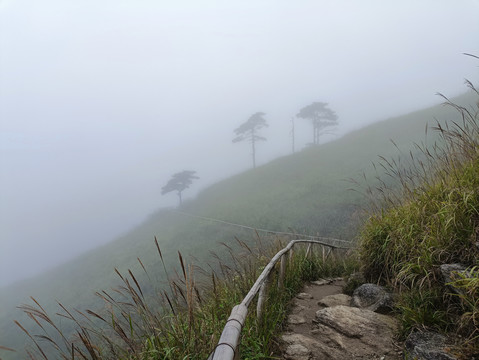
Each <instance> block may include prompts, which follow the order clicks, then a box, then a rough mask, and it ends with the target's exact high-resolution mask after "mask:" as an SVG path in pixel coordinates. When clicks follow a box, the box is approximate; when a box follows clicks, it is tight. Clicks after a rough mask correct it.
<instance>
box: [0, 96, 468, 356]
mask: <svg viewBox="0 0 479 360" xmlns="http://www.w3.org/2000/svg"><path fill="white" fill-rule="evenodd" d="M471 99H472V96H469V94H466V95H463V96H460V97H458V98H456V99H454V102H456V103H459V104H467V103H469V102H470V101H471ZM438 101H439V99H438ZM434 118H436V119H438V120H440V121H444V120H449V119H456V118H457V114H455V112H454V111H452V110H451V109H449V108H447V107H444V106H442V105H438V106H434V107H431V108H428V109H424V110H421V111H417V112H414V113H411V114H407V115H404V116H400V117H396V118H392V119H388V120H385V121H383V122H379V123H376V124H373V125H370V126H368V127H366V128H363V129H360V130H358V131H355V132H352V133H350V134H348V135H346V136H344V137H342V138H341V139H339V140H336V141H334V142H330V143H327V144H324V145H320V146H315V147H310V148H307V149H305V150H303V151H300V152H297V153H295V154H292V155H289V156H284V157H281V158H278V159H276V160H274V161H272V162H270V163H268V164H266V165H264V166H261V167H259V168H257V169H255V170H250V171H247V172H244V173H242V174H239V175H237V176H234V177H231V178H229V179H226V180H224V181H221V182H219V183H217V184H215V185H213V186H211V187H209V188H208V189H206V190H204V191H203V192H201V193H200V194H199V195H198V197H197V198H196V199H195V200H191V201H188V202H186V203H184V204H183V206H182V207H181V209H179V210H181V211H182V212H184V213H188V214H193V215H198V216H201V217H206V218H214V219H219V220H222V221H228V222H232V223H237V224H244V225H248V226H251V227H257V228H262V229H269V230H275V231H296V232H298V233H303V234H311V235H316V234H319V235H321V236H330V237H337V238H343V239H348V240H354V238H355V235H356V228H357V226H358V225H359V224H360V222H361V209H362V207H364V206H366V203H367V199H366V198H365V197H364V196H363V195H361V194H360V193H359V192H357V191H350V190H349V189H350V188H351V187H353V184H352V183H351V182H350V181H348V180H349V179H356V180H358V181H361V179H362V176H363V174H367V175H368V177H369V178H371V179H374V170H373V169H374V168H373V166H372V164H371V163H372V162H374V161H376V160H377V159H378V155H382V156H385V157H390V156H397V155H398V149H397V148H396V147H395V146H394V145H393V144H392V143H391V141H390V139H393V140H394V143H395V144H396V145H397V147H398V148H399V149H400V150H404V152H405V153H406V154H407V153H408V152H409V150H410V149H414V146H413V143H414V142H416V143H418V142H422V141H424V138H425V131H424V129H425V126H426V123H429V124H431V125H433V121H434ZM431 133H432V131H429V136H428V141H431V142H432V141H434V136H433V135H432V134H431ZM371 185H374V184H371ZM155 236H156V237H157V238H158V242H159V244H160V247H161V249H162V252H163V256H164V258H165V260H166V264H167V266H168V267H174V266H176V264H177V263H178V261H177V258H178V255H177V252H178V251H181V253H182V254H183V255H184V256H187V257H188V255H193V256H194V258H195V262H196V263H199V264H200V265H203V266H204V265H205V264H206V263H207V262H208V261H209V260H211V258H210V251H212V250H215V251H221V246H219V243H220V242H224V243H227V244H231V245H234V244H235V240H234V237H235V236H236V237H238V238H240V239H241V240H243V241H246V242H248V241H251V240H252V239H253V238H254V237H255V234H254V232H253V231H249V230H244V229H239V228H237V227H233V226H229V225H226V224H222V223H218V222H213V221H209V220H205V219H202V218H197V217H192V216H188V215H185V214H183V213H179V212H176V211H174V209H161V210H158V211H157V212H156V213H154V214H152V215H151V216H150V217H149V218H148V219H146V220H145V221H144V223H143V224H142V225H141V226H138V227H137V228H135V229H132V230H131V231H130V232H129V233H127V234H125V235H124V236H122V237H120V238H118V239H117V240H115V241H113V242H111V243H109V244H107V245H105V246H102V247H99V248H97V249H95V250H92V251H90V252H88V253H85V254H83V255H81V256H79V257H78V258H77V259H75V260H74V261H71V262H69V263H67V264H65V265H62V266H60V267H58V268H56V269H53V270H51V271H49V272H47V273H45V274H42V275H40V276H38V277H36V278H34V279H30V280H26V281H22V282H19V283H16V284H13V285H10V286H8V287H4V288H2V289H0V291H1V292H0V304H1V308H0V345H4V346H8V347H16V348H21V347H22V346H23V343H24V341H23V337H22V335H21V332H20V330H19V329H17V328H16V327H15V325H14V324H13V320H14V319H17V320H20V321H21V322H22V323H23V324H27V323H29V322H28V320H27V319H25V317H24V315H23V314H22V313H21V312H20V311H19V310H16V309H15V306H17V305H19V304H20V303H31V300H29V296H30V295H31V296H34V297H35V298H36V299H37V300H38V301H39V302H40V303H41V304H42V305H45V308H46V309H47V311H48V312H50V313H52V314H53V313H55V312H56V311H57V310H56V307H55V303H56V301H60V302H61V303H62V304H64V305H66V306H67V307H69V308H77V309H84V308H87V307H89V308H91V307H93V308H94V307H95V306H96V305H100V304H98V302H97V300H96V298H95V296H94V292H95V291H98V290H102V289H108V288H111V287H114V286H116V284H118V281H117V275H116V274H115V272H114V268H115V267H116V268H118V269H119V270H120V271H126V270H127V269H132V271H133V272H134V273H135V274H142V272H143V270H142V269H141V266H140V264H139V262H138V260H137V258H140V259H141V260H142V262H143V264H145V266H146V267H147V268H148V270H149V273H150V274H151V276H152V277H153V280H156V278H157V280H158V281H159V283H160V284H161V281H162V279H161V275H158V274H160V265H159V262H158V260H159V259H158V255H157V254H156V249H155V246H154V242H153V239H154V237H155ZM65 241H68V239H65ZM155 269H158V272H156V271H155ZM10 356H11V354H8V353H5V354H2V353H1V352H0V357H2V358H4V359H10V358H12V359H13V358H15V356H13V357H10Z"/></svg>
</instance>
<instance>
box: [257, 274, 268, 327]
mask: <svg viewBox="0 0 479 360" xmlns="http://www.w3.org/2000/svg"><path fill="white" fill-rule="evenodd" d="M268 285H269V274H268V277H267V278H266V279H265V280H264V282H263V285H261V287H260V289H259V293H258V303H257V304H256V319H257V320H258V322H260V321H261V316H262V315H263V308H264V302H265V300H266V291H267V290H268Z"/></svg>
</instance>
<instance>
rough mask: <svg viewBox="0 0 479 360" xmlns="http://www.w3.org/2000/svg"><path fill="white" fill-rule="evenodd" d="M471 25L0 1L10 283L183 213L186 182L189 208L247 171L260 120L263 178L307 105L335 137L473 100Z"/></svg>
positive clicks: (302, 12) (5, 266) (475, 35)
mask: <svg viewBox="0 0 479 360" xmlns="http://www.w3.org/2000/svg"><path fill="white" fill-rule="evenodd" d="M478 17H479V1H478V0H461V1H457V0H450V1H446V0H431V1H426V0H421V1H404V0H403V1H380V0H377V1H367V0H362V1H339V0H332V1H324V0H316V1H306V0H305V1H292V0H289V1H284V0H283V1H282V0H265V1H263V0H252V1H249V0H247V1H245V0H242V1H219V0H217V1H203V0H195V1H183V0H156V1H147V0H143V1H141V0H69V1H65V0H0V236H1V237H0V285H2V284H6V283H8V282H11V281H14V280H16V279H20V278H24V277H27V276H31V275H32V274H35V273H36V272H38V271H40V270H43V269H45V268H47V267H49V266H51V265H56V264H58V263H61V262H64V261H67V260H68V259H70V258H71V257H72V256H74V255H75V254H78V253H80V252H82V251H85V250H87V249H90V248H93V247H95V246H97V245H100V244H103V243H105V242H107V241H109V240H111V239H113V238H114V237H115V236H117V235H119V234H122V233H124V232H125V231H126V230H128V229H129V228H131V227H132V226H134V225H135V224H138V223H140V222H141V221H142V220H143V219H144V218H145V217H146V216H147V215H148V214H149V213H151V212H152V211H154V210H155V209H157V208H159V207H163V206H173V205H175V204H176V203H177V198H176V196H175V194H174V193H171V194H168V195H166V196H161V187H162V186H163V185H164V184H165V183H166V182H167V181H168V179H169V176H170V175H171V174H173V173H175V172H178V171H181V170H185V169H188V170H196V171H197V172H198V175H199V176H200V177H201V179H200V180H199V181H197V182H196V183H195V185H194V186H193V187H192V188H191V189H190V190H189V191H188V192H185V194H184V195H185V196H186V197H192V196H194V194H196V193H197V192H198V191H199V190H201V189H202V188H204V187H206V186H208V185H209V184H212V183H213V182H215V181H216V180H218V179H222V178H225V177H227V176H230V175H232V174H234V173H238V172H240V171H242V170H245V169H248V168H249V167H251V158H250V149H249V147H248V144H246V143H244V144H243V143H240V144H233V143H232V139H233V137H234V134H233V130H234V129H235V128H236V127H238V126H239V125H240V124H241V123H242V122H244V121H246V120H247V119H248V117H249V116H250V115H252V114H253V113H255V112H257V111H262V112H264V113H266V115H265V118H266V119H267V121H268V123H269V125H270V126H269V128H267V129H264V131H263V135H264V136H266V137H267V138H268V141H267V142H265V143H262V144H260V145H259V146H258V149H257V151H258V153H257V162H258V164H263V163H265V162H266V161H268V160H270V159H272V158H274V157H277V156H280V155H285V154H288V153H289V152H290V149H291V139H290V137H289V132H290V121H291V117H292V116H294V115H295V114H297V113H298V111H299V109H300V108H301V107H303V106H306V105H308V104H310V103H311V102H313V101H323V102H328V103H329V104H330V107H331V108H332V109H334V110H335V111H336V112H337V114H338V116H339V122H340V126H339V128H338V130H337V132H336V134H337V135H336V136H340V135H342V134H344V133H345V132H348V131H351V130H353V129H356V128H359V127H360V126H363V125H364V124H368V123H371V122H374V121H378V120H382V119H385V118H387V117H391V116H394V115H398V114H402V113H404V112H409V111H412V110H416V109H419V108H421V107H425V106H429V105H431V104H434V103H438V102H440V101H441V100H440V99H439V98H438V97H436V96H435V93H436V92H442V93H444V94H446V95H449V96H454V95H457V94H460V93H462V92H463V91H465V86H464V85H463V82H464V78H468V79H470V80H471V81H477V80H479V76H478V75H479V74H478V66H479V64H478V62H477V60H475V59H473V58H472V57H467V56H464V55H462V53H464V52H467V53H473V54H476V55H479V21H477V19H478ZM296 124H297V135H298V136H297V139H296V141H297V147H298V148H302V147H304V146H305V144H306V143H308V142H310V141H311V138H312V133H311V128H310V124H309V123H307V122H306V121H304V120H298V121H297V122H296ZM330 139H332V138H330ZM324 140H328V139H324ZM153 235H155V234H151V237H152V238H153Z"/></svg>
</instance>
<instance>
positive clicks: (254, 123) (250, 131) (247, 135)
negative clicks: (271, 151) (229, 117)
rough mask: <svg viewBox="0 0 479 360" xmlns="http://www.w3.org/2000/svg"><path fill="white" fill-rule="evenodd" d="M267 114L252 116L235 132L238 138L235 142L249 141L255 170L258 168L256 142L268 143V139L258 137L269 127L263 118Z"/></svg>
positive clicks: (261, 113) (259, 113) (260, 113)
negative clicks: (262, 130) (259, 131)
mask: <svg viewBox="0 0 479 360" xmlns="http://www.w3.org/2000/svg"><path fill="white" fill-rule="evenodd" d="M264 115H265V113H263V112H257V113H255V114H253V115H251V116H250V118H249V119H248V120H247V121H246V122H244V123H243V124H241V125H240V127H238V128H237V129H235V130H234V133H235V135H236V137H235V138H234V139H233V142H234V143H236V142H239V141H243V140H248V141H249V142H250V143H251V148H252V156H253V168H256V142H257V141H266V138H264V137H262V136H259V135H258V133H257V132H258V130H259V129H261V128H264V127H267V126H268V124H267V123H266V120H265V119H264V118H263V116H264Z"/></svg>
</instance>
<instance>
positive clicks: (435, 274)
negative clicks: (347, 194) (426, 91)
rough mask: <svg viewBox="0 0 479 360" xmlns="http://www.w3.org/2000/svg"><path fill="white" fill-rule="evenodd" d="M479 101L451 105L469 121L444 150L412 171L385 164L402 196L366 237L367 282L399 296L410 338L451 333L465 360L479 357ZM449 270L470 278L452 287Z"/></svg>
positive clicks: (447, 132)
mask: <svg viewBox="0 0 479 360" xmlns="http://www.w3.org/2000/svg"><path fill="white" fill-rule="evenodd" d="M478 95H479V93H478V94H476V103H475V105H472V106H467V107H461V106H458V105H457V103H456V102H455V101H453V103H451V104H450V105H451V108H455V111H457V113H458V114H460V117H461V120H460V121H458V122H457V123H455V124H450V126H449V127H447V128H446V127H443V128H441V129H439V131H438V133H439V134H440V137H441V138H442V140H443V141H441V145H440V146H439V147H437V148H435V149H434V151H432V150H431V151H430V152H426V153H425V154H422V155H423V156H422V158H419V157H414V162H413V165H412V166H411V167H409V168H408V170H407V171H399V168H398V167H397V166H395V165H394V164H391V163H390V162H388V163H385V167H384V168H385V170H386V174H399V176H400V177H402V179H401V180H402V184H403V186H402V187H401V188H400V190H401V191H400V193H401V196H400V197H392V198H391V197H390V196H389V195H388V196H386V197H385V198H383V199H384V200H385V201H384V202H383V203H382V207H381V208H380V211H377V212H376V213H374V214H372V215H371V217H370V218H369V220H368V221H367V222H366V225H365V226H364V228H363V229H362V230H361V236H360V244H361V247H360V249H361V259H362V262H363V268H364V272H365V275H366V276H367V278H368V279H369V280H370V281H373V282H382V283H384V284H386V285H388V286H389V287H391V288H392V289H394V290H395V292H397V293H398V295H399V296H398V298H399V301H398V306H397V313H398V316H399V317H400V319H401V320H402V325H403V328H402V333H403V335H404V336H407V335H408V334H409V333H410V332H411V331H413V330H415V329H423V328H429V329H432V330H436V331H439V332H444V333H448V334H449V335H451V338H452V341H453V343H455V344H454V345H455V346H452V347H451V349H450V350H451V352H453V353H455V354H456V355H457V356H459V358H460V359H473V358H477V356H478V355H479V323H478V319H479V282H478V266H479V101H478ZM472 104H474V103H472ZM420 159H423V160H420ZM380 191H381V192H382V193H385V191H384V190H383V189H380ZM443 264H462V265H463V266H464V267H465V268H467V271H466V272H459V273H457V274H456V275H451V279H450V280H448V281H450V282H449V283H447V284H445V279H444V277H443V275H442V274H441V270H440V267H441V265H443Z"/></svg>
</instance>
